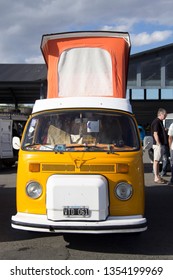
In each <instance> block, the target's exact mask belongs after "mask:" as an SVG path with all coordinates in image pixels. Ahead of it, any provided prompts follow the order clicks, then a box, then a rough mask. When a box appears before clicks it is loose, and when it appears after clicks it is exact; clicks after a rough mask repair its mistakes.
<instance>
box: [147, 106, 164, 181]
mask: <svg viewBox="0 0 173 280" xmlns="http://www.w3.org/2000/svg"><path fill="white" fill-rule="evenodd" d="M166 115H167V112H166V110H165V109H163V108H160V109H159V110H158V112H157V118H155V119H154V121H153V122H152V124H151V135H152V136H153V151H154V159H153V171H154V182H155V183H158V184H165V183H166V181H165V180H164V179H163V178H161V177H160V175H159V161H160V160H161V159H162V157H163V155H164V154H165V150H166V149H167V147H168V137H167V133H166V131H165V128H164V126H163V120H164V119H165V118H166Z"/></svg>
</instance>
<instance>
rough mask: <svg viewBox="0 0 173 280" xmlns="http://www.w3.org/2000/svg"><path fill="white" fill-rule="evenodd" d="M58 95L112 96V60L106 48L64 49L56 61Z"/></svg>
mask: <svg viewBox="0 0 173 280" xmlns="http://www.w3.org/2000/svg"><path fill="white" fill-rule="evenodd" d="M58 81H59V96H60V97H67V96H113V85H112V61H111V56H110V54H109V53H108V51H107V50H104V49H101V48H88V47H84V48H75V49H68V50H65V51H64V52H63V53H62V54H61V56H60V59H59V63H58Z"/></svg>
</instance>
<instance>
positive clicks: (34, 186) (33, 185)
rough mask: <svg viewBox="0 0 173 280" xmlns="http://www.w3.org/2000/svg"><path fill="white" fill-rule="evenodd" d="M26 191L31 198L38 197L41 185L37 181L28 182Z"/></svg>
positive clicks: (40, 192)
mask: <svg viewBox="0 0 173 280" xmlns="http://www.w3.org/2000/svg"><path fill="white" fill-rule="evenodd" d="M26 193H27V195H28V196H29V197H31V198H38V197H40V196H41V194H42V187H41V185H40V184H39V183H38V182H34V181H33V182H29V183H28V184H27V186H26Z"/></svg>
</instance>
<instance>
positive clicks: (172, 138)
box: [168, 123, 173, 186]
mask: <svg viewBox="0 0 173 280" xmlns="http://www.w3.org/2000/svg"><path fill="white" fill-rule="evenodd" d="M168 142H169V148H170V165H171V179H170V181H169V183H168V185H171V186H173V123H171V125H170V127H169V130H168Z"/></svg>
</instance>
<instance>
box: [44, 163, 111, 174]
mask: <svg viewBox="0 0 173 280" xmlns="http://www.w3.org/2000/svg"><path fill="white" fill-rule="evenodd" d="M77 170H78V171H80V172H115V166H114V165H81V166H80V169H77ZM42 171H43V172H46V171H47V172H49V171H60V172H74V171H75V165H69V164H42Z"/></svg>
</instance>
